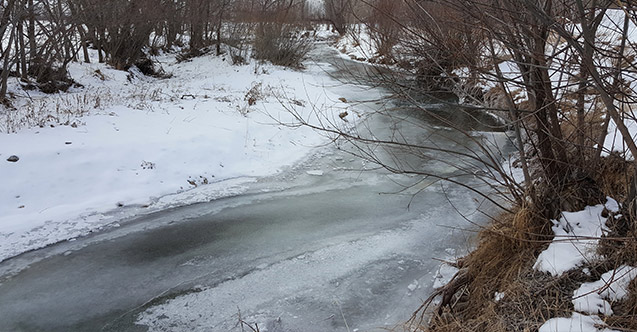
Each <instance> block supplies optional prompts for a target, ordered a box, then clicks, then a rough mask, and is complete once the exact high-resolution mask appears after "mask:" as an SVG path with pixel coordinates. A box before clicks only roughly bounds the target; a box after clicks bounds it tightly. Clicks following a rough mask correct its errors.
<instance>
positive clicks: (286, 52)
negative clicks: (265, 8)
mask: <svg viewBox="0 0 637 332" xmlns="http://www.w3.org/2000/svg"><path fill="white" fill-rule="evenodd" d="M311 48H312V39H311V38H310V37H309V36H307V35H304V34H301V33H300V32H299V31H298V30H297V29H296V27H295V26H292V25H289V24H280V23H260V24H259V25H258V27H257V29H256V35H255V40H254V50H253V56H254V58H255V59H258V60H266V61H270V62H272V63H273V64H275V65H280V66H286V67H292V68H301V67H302V61H303V59H305V57H306V55H307V53H308V52H309V51H310V50H311Z"/></svg>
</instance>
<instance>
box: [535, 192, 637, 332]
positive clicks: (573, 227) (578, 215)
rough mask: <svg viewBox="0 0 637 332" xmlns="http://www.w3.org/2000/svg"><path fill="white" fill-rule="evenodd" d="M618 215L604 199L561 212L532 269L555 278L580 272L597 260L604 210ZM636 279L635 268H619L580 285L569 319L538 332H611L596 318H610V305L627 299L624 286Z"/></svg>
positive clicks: (550, 322) (613, 205) (612, 203)
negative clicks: (585, 264) (577, 208)
mask: <svg viewBox="0 0 637 332" xmlns="http://www.w3.org/2000/svg"><path fill="white" fill-rule="evenodd" d="M605 209H606V210H608V211H609V212H611V213H617V212H619V204H618V203H617V202H616V201H615V200H613V199H612V198H608V199H607V202H606V204H600V205H596V206H587V207H586V208H585V209H584V210H582V211H578V212H562V217H561V218H560V220H559V221H558V220H553V224H554V226H553V232H554V233H555V238H554V239H553V242H552V243H551V244H550V245H549V247H548V248H547V249H546V250H544V251H543V252H542V253H540V255H539V256H538V258H537V261H536V263H535V266H534V268H535V269H536V270H539V271H543V272H548V273H550V274H551V275H554V276H559V275H562V274H563V273H564V272H566V271H570V270H573V269H578V268H579V269H582V271H583V272H584V273H586V274H588V273H589V272H588V270H587V268H585V267H583V266H582V265H583V264H584V263H587V262H588V263H590V262H592V261H594V260H597V259H600V258H601V257H599V255H598V254H597V247H598V245H599V239H600V237H601V236H603V235H605V234H606V233H607V228H606V225H605V224H606V220H607V218H606V217H604V216H603V215H604V213H603V211H604V210H605ZM587 272H588V273H587ZM636 277H637V268H635V267H630V266H621V267H619V268H617V269H613V270H610V271H608V272H606V273H604V274H603V275H602V276H601V278H600V280H597V281H594V282H589V283H583V284H582V285H581V286H580V287H579V288H578V289H576V290H575V291H574V292H573V300H572V302H573V307H574V310H575V311H574V312H573V314H572V316H571V317H557V318H552V319H549V320H548V321H546V322H545V323H544V324H543V325H542V326H541V327H540V329H539V331H540V332H598V331H603V332H612V331H615V330H611V329H608V328H606V327H604V326H605V324H604V321H603V320H602V319H601V318H600V317H599V316H597V315H598V314H601V315H603V316H610V315H612V314H613V310H612V309H611V305H612V304H613V303H615V302H617V301H621V300H623V299H625V298H626V297H627V296H628V286H629V284H630V282H631V281H632V280H633V279H634V278H636Z"/></svg>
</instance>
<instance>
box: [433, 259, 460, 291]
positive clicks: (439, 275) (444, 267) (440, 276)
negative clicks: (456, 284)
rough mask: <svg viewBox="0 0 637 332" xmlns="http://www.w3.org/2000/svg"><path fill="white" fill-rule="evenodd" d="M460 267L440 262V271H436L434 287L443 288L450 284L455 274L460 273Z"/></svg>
mask: <svg viewBox="0 0 637 332" xmlns="http://www.w3.org/2000/svg"><path fill="white" fill-rule="evenodd" d="M458 271H459V270H458V268H457V267H455V266H452V265H449V264H447V263H442V264H440V267H438V271H436V275H435V276H434V286H433V288H436V289H437V288H441V287H444V286H445V285H446V284H448V283H449V282H450V281H451V279H453V276H455V275H456V273H458Z"/></svg>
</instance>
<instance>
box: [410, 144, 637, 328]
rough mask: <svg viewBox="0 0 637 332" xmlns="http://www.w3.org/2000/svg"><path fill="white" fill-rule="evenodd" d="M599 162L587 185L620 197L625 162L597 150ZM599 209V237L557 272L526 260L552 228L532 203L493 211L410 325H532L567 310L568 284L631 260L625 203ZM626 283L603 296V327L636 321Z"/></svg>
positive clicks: (633, 235)
mask: <svg viewBox="0 0 637 332" xmlns="http://www.w3.org/2000/svg"><path fill="white" fill-rule="evenodd" d="M602 169H605V170H613V172H610V171H609V172H600V174H602V175H601V176H600V177H599V178H598V179H596V182H595V187H597V188H591V189H596V190H599V189H600V188H603V189H604V192H608V193H613V194H614V195H618V196H615V197H617V198H618V199H622V198H624V197H625V196H626V195H627V190H626V189H627V188H629V184H630V182H627V181H626V178H625V174H626V173H627V172H628V171H629V170H630V165H629V164H628V163H626V162H625V161H623V159H621V158H617V157H615V156H611V157H608V158H604V160H603V166H602ZM597 203H600V202H588V204H591V205H592V204H597ZM604 214H607V216H608V220H607V222H606V223H605V226H606V227H607V232H606V234H605V235H604V236H602V237H601V238H600V241H599V246H598V247H597V254H598V255H599V256H598V258H597V259H593V260H589V261H586V262H585V263H584V264H583V265H582V266H579V267H578V268H575V269H571V270H569V271H567V272H565V273H564V274H562V275H559V276H552V275H550V274H547V273H544V272H541V271H538V270H537V269H536V268H534V264H535V262H536V259H537V257H538V255H539V254H540V252H542V250H544V249H546V247H547V245H548V244H549V243H550V242H551V241H552V240H553V232H552V231H551V229H550V228H549V227H547V224H548V223H547V220H546V219H545V218H544V217H543V216H542V215H541V214H540V213H538V209H537V208H534V207H522V208H518V209H517V210H516V211H515V213H514V214H504V215H501V216H500V217H499V218H497V220H495V221H493V223H492V224H491V225H490V226H488V227H486V228H484V229H483V230H482V231H481V232H480V235H479V237H478V239H479V240H478V241H479V242H478V245H477V247H476V249H475V250H474V251H473V252H472V253H470V254H469V255H468V256H466V257H464V258H462V259H460V260H459V261H458V262H457V264H458V267H459V268H460V270H459V272H458V274H457V275H456V276H455V277H454V279H452V281H451V282H450V283H449V284H447V285H446V286H444V287H443V288H441V289H439V290H438V291H437V292H436V293H435V294H433V296H432V297H431V298H430V299H429V300H428V301H427V302H426V303H425V304H424V305H423V307H422V308H421V309H420V310H419V311H418V312H417V313H416V314H415V316H414V318H413V319H412V322H411V323H412V326H413V328H412V330H414V331H428V332H447V331H537V330H538V329H539V328H540V327H542V326H543V325H545V324H546V322H547V321H549V320H550V319H551V318H556V317H570V316H571V315H572V314H573V312H575V311H577V310H574V309H576V308H574V304H573V301H574V300H576V299H577V296H575V295H574V291H575V290H577V289H578V288H579V287H581V285H582V284H584V283H590V282H593V281H596V280H599V279H600V277H601V276H602V275H603V274H604V273H607V272H608V271H616V269H618V268H620V267H621V266H637V227H636V225H635V223H634V222H632V221H631V220H630V219H629V218H628V217H627V216H629V211H628V208H627V207H626V206H624V207H623V208H622V210H621V211H620V212H619V213H611V212H609V211H606V210H604V212H602V216H604ZM562 241H570V240H569V239H563V240H562ZM617 279H619V278H617ZM615 282H616V281H615V280H611V281H609V282H608V283H607V284H606V285H605V286H604V287H614V286H613V283H615ZM611 289H612V288H611ZM595 291H598V292H602V291H603V289H595ZM628 291H629V294H628V296H627V297H626V298H624V299H623V300H619V301H611V302H610V304H611V305H612V312H613V315H612V316H611V315H608V316H603V318H604V323H605V324H606V325H607V328H609V329H616V330H618V331H633V330H635V329H637V319H635V317H637V279H635V280H633V281H632V282H631V283H630V286H629V287H628ZM438 295H439V296H441V299H440V302H439V303H438V304H437V305H436V306H435V308H433V307H431V306H430V305H431V304H432V303H433V301H434V297H435V296H438ZM607 309H608V308H607ZM600 310H601V309H600ZM593 316H596V315H593ZM428 317H430V318H428ZM544 328H547V327H544ZM551 331H553V330H551ZM559 331H561V330H559ZM573 331H588V330H585V329H582V330H580V329H579V328H578V329H575V330H573Z"/></svg>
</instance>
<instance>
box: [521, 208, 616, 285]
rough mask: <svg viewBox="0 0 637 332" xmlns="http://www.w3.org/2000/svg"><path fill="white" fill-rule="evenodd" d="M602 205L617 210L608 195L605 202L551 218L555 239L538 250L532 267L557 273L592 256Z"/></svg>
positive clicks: (600, 229) (603, 220) (603, 228)
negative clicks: (557, 218) (540, 251)
mask: <svg viewBox="0 0 637 332" xmlns="http://www.w3.org/2000/svg"><path fill="white" fill-rule="evenodd" d="M605 207H606V208H607V209H608V210H610V211H613V212H617V211H618V208H619V205H618V203H617V202H616V201H615V200H613V199H612V198H610V197H608V198H607V202H606V204H599V205H595V206H587V207H586V208H585V209H584V210H582V211H578V212H562V217H561V218H560V220H559V221H558V220H551V221H552V222H553V227H552V229H553V232H554V233H555V238H554V239H553V242H552V243H551V244H550V245H549V247H548V248H547V249H546V250H544V251H543V252H542V253H540V255H539V256H538V258H537V261H536V262H535V265H534V266H533V267H534V268H535V269H536V270H539V271H542V272H548V273H550V274H551V275H553V276H559V275H562V274H563V273H564V272H566V271H568V270H571V269H573V268H575V267H577V266H578V265H580V264H582V263H583V262H585V261H590V260H592V259H594V258H596V257H597V253H596V250H597V245H598V242H599V238H600V237H601V236H602V235H603V234H604V232H605V231H606V226H605V223H606V218H604V217H602V216H601V214H602V211H603V210H604V208H605Z"/></svg>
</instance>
